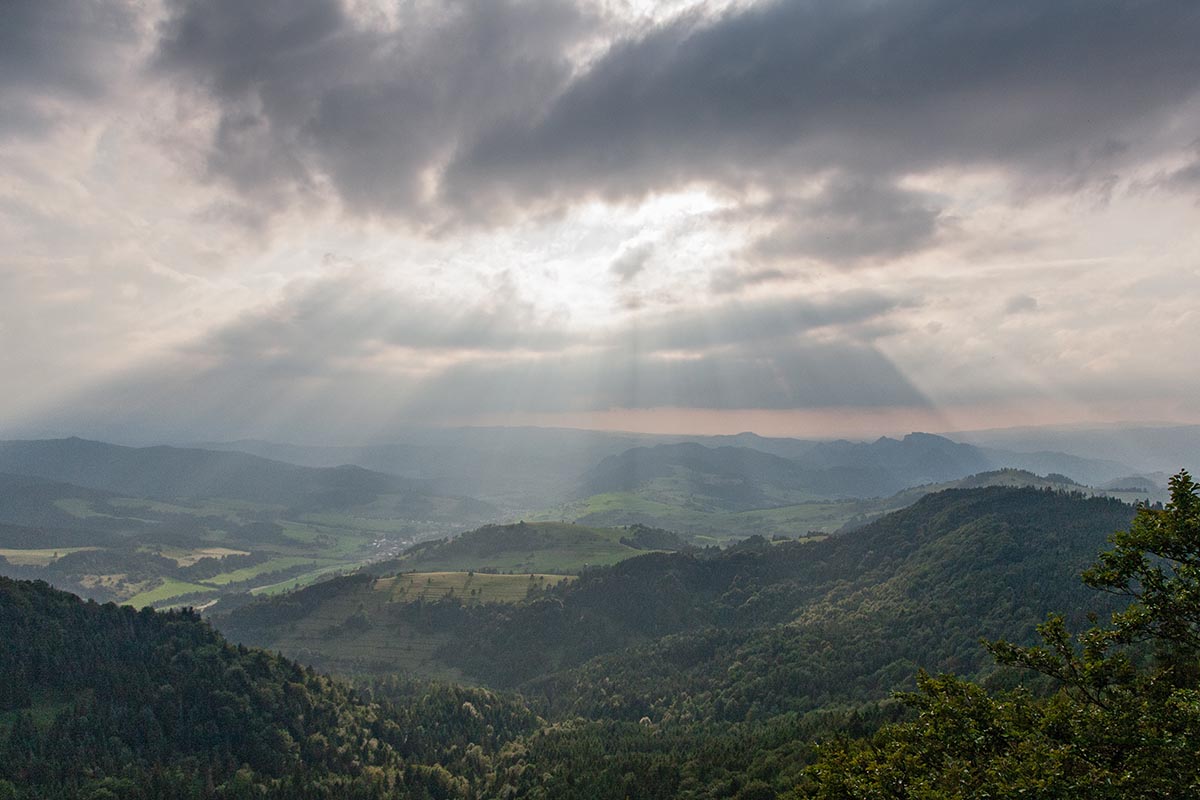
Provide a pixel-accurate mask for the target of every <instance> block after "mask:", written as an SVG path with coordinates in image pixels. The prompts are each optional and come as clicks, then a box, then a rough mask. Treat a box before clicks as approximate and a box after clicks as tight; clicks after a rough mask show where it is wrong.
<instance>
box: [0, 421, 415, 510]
mask: <svg viewBox="0 0 1200 800" xmlns="http://www.w3.org/2000/svg"><path fill="white" fill-rule="evenodd" d="M0 472H7V473H13V474H19V475H27V476H33V477H38V478H43V479H45V480H49V481H56V482H59V483H69V484H74V485H76V486H82V487H84V488H88V489H96V490H100V491H105V492H113V493H116V494H120V495H127V496H132V497H154V498H164V499H172V498H204V497H226V498H232V499H237V500H244V501H248V502H255V503H263V504H269V505H283V506H292V505H297V504H301V503H308V504H318V503H319V504H322V505H327V506H349V505H357V504H362V503H366V502H370V501H371V500H372V499H373V498H375V497H377V496H378V495H380V494H384V493H404V492H413V493H416V494H425V493H428V492H427V491H426V489H425V488H424V487H423V486H422V485H421V484H420V483H419V482H417V481H412V480H406V479H403V478H399V477H397V476H394V475H387V474H384V473H381V472H374V471H372V470H368V469H364V468H363V467H358V466H349V465H346V466H339V467H331V468H313V467H303V466H297V465H295V464H287V463H284V462H281V461H274V460H271V459H267V458H262V457H260V456H255V455H250V454H247V453H238V452H220V451H215V450H200V449H193V448H179V447H168V446H165V445H159V446H156V447H124V446H122V445H115V444H107V443H105V442H95V441H90V440H87V439H79V438H74V437H73V438H69V439H44V440H26V441H7V442H0Z"/></svg>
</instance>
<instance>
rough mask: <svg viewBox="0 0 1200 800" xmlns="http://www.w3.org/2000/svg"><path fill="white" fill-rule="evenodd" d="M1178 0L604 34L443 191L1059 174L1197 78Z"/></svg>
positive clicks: (1198, 22) (807, 14)
mask: <svg viewBox="0 0 1200 800" xmlns="http://www.w3.org/2000/svg"><path fill="white" fill-rule="evenodd" d="M1198 40H1200V6H1198V5H1197V4H1195V3H1192V2H1187V1H1186V0H1150V1H1149V2H1137V3H1127V2H1103V1H1102V2H1096V1H1095V0H1069V1H1064V2H1054V3H1046V2H1044V0H1015V1H1014V2H1005V3H962V2H960V1H959V0H912V2H890V3H878V2H860V1H856V0H849V1H848V2H839V3H820V2H804V1H801V0H798V1H797V2H776V3H770V4H764V5H760V6H757V7H754V8H751V9H749V10H740V11H736V12H731V13H727V14H725V15H723V16H721V17H720V18H718V19H705V18H701V17H688V18H684V19H682V20H679V21H676V22H674V23H672V24H669V25H666V26H663V27H661V28H659V29H656V30H654V31H651V32H649V33H648V34H647V35H645V36H643V37H641V38H638V39H635V40H630V41H625V42H621V43H618V44H617V45H615V46H614V47H613V48H612V49H611V50H610V51H609V53H608V54H607V55H606V56H605V57H604V58H603V59H601V60H600V61H599V62H598V63H596V64H595V65H594V66H593V67H592V68H591V69H590V70H589V71H588V72H587V73H586V74H585V75H583V76H581V77H580V78H579V79H577V80H575V81H574V82H573V83H572V84H571V85H570V87H569V88H568V89H567V90H566V91H565V92H564V93H563V94H562V95H561V96H560V97H559V98H557V99H556V100H555V102H554V103H552V104H550V105H549V106H548V107H547V108H546V110H545V113H544V114H542V115H541V116H539V117H534V118H532V119H529V120H522V121H514V122H512V123H510V124H509V125H507V126H502V127H498V128H495V129H493V130H491V131H489V132H488V133H487V134H486V135H484V136H483V137H481V138H480V139H479V141H478V142H477V143H476V144H475V145H474V147H473V148H472V149H471V150H470V151H469V152H466V153H464V154H463V155H462V157H461V158H460V159H459V160H458V161H457V162H456V163H455V164H454V165H453V167H452V171H451V173H450V177H451V184H450V189H451V191H452V193H453V196H455V197H465V196H467V195H469V196H470V197H472V198H473V200H474V202H475V203H476V204H479V203H485V204H486V203H492V202H499V201H500V200H499V199H501V198H503V199H509V198H513V197H521V198H526V199H547V198H548V199H552V200H560V201H566V200H569V199H571V198H574V197H577V196H579V195H585V194H586V195H601V196H608V197H636V196H639V195H641V194H644V193H646V192H650V191H654V190H657V189H661V188H663V187H666V186H671V185H679V184H682V183H685V182H688V181H694V180H697V179H703V180H709V181H714V182H718V183H724V184H727V185H730V186H733V187H737V186H739V185H741V184H743V183H744V182H752V183H760V184H767V185H778V184H783V185H786V184H787V183H788V181H789V180H791V179H792V177H793V176H794V174H795V173H796V171H797V170H799V171H803V170H810V171H811V170H818V169H825V168H828V167H831V166H832V167H840V168H843V169H849V170H851V171H853V172H856V173H858V174H871V173H877V174H882V175H889V174H898V173H903V172H905V171H909V170H920V169H925V168H930V167H937V166H941V165H947V164H950V165H955V164H964V163H966V164H993V165H1003V166H1009V167H1015V168H1017V169H1019V170H1023V171H1025V172H1027V173H1028V174H1029V175H1031V176H1036V177H1038V178H1046V177H1049V178H1053V179H1054V180H1076V179H1079V178H1080V176H1082V175H1087V174H1092V173H1097V172H1101V171H1103V170H1105V169H1108V168H1109V167H1110V166H1111V164H1112V162H1114V161H1115V160H1117V159H1119V158H1121V157H1122V156H1123V155H1125V154H1128V152H1129V149H1128V144H1129V140H1130V139H1132V138H1133V137H1136V136H1138V135H1139V134H1140V133H1141V132H1142V131H1143V130H1144V129H1145V126H1147V125H1148V126H1150V127H1153V126H1155V125H1157V124H1161V121H1162V120H1161V117H1162V115H1164V114H1166V113H1168V112H1170V111H1171V110H1173V109H1174V108H1175V107H1176V105H1177V104H1179V103H1181V102H1182V101H1185V100H1187V99H1188V98H1191V97H1193V96H1194V95H1195V93H1196V91H1197V89H1198V88H1200V48H1197V47H1196V46H1195V43H1196V41H1198Z"/></svg>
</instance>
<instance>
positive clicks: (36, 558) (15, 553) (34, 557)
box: [0, 547, 97, 567]
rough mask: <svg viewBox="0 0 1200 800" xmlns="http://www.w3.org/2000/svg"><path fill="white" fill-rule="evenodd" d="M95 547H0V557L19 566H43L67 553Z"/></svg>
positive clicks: (80, 551) (81, 551)
mask: <svg viewBox="0 0 1200 800" xmlns="http://www.w3.org/2000/svg"><path fill="white" fill-rule="evenodd" d="M96 549H97V548H95V547H52V548H47V549H45V550H18V549H9V550H5V549H0V558H4V559H5V560H7V561H8V563H10V564H16V565H17V566H21V567H44V566H46V565H47V564H50V563H53V562H54V561H57V560H58V559H60V558H62V557H63V556H65V555H66V554H67V553H83V552H86V551H88V550H96Z"/></svg>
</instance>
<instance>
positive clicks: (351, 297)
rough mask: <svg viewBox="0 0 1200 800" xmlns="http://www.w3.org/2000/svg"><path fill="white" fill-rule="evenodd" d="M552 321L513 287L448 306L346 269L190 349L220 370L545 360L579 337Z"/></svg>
mask: <svg viewBox="0 0 1200 800" xmlns="http://www.w3.org/2000/svg"><path fill="white" fill-rule="evenodd" d="M553 322H554V321H553V320H552V319H548V318H546V316H545V315H539V314H538V313H537V312H536V310H535V309H534V308H533V306H532V305H530V304H529V303H528V302H526V301H525V300H523V299H522V298H521V297H520V295H519V294H518V293H517V292H516V291H515V290H514V289H513V288H512V287H511V286H505V285H503V284H502V285H501V286H500V287H499V288H498V289H496V290H493V291H492V292H490V293H489V295H488V297H487V298H486V299H484V300H481V301H479V302H475V303H463V302H456V303H449V302H447V301H446V300H445V299H438V298H434V297H421V296H419V295H414V294H413V293H412V292H410V291H404V290H401V289H399V288H395V287H391V286H389V285H388V284H387V283H385V282H384V281H382V280H381V279H380V277H379V276H377V275H375V274H373V273H372V272H370V271H368V270H366V269H362V268H351V269H344V270H339V271H336V272H334V273H332V274H326V275H323V276H321V277H319V278H316V279H302V280H297V281H295V282H294V283H293V284H291V285H290V286H288V287H287V289H286V290H285V291H284V293H283V295H282V297H280V298H279V299H278V300H277V301H276V302H274V303H272V304H270V305H269V306H267V307H266V308H262V309H258V310H255V311H251V312H248V313H246V314H244V315H242V316H241V317H239V318H238V319H236V320H234V321H233V322H231V323H230V324H228V325H226V326H223V327H221V328H219V329H218V330H216V331H215V332H213V333H212V334H210V335H209V336H207V337H205V338H203V339H202V340H200V341H199V342H196V343H194V344H193V345H191V346H190V347H189V348H188V350H189V352H190V353H192V354H194V355H199V356H203V357H205V358H208V359H215V360H216V361H218V362H220V363H234V362H237V363H242V364H245V365H247V366H248V367H253V366H254V365H258V366H261V367H262V368H264V369H268V368H271V369H282V370H284V371H287V372H291V373H299V374H303V373H309V372H316V373H326V372H331V371H342V370H345V369H354V368H356V367H357V366H359V365H361V364H363V363H365V362H369V360H370V359H372V358H374V357H376V356H378V355H380V354H387V353H388V352H389V351H418V352H423V353H425V354H436V353H439V352H440V353H451V354H462V353H465V352H476V353H478V352H485V353H496V352H511V351H534V352H546V351H553V350H561V349H562V348H564V347H567V346H569V345H570V344H572V343H573V342H574V341H575V340H576V339H577V338H578V335H577V334H576V333H573V332H571V331H569V330H567V329H566V328H565V327H563V326H562V325H555V324H553Z"/></svg>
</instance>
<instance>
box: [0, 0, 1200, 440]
mask: <svg viewBox="0 0 1200 800" xmlns="http://www.w3.org/2000/svg"><path fill="white" fill-rule="evenodd" d="M1198 41H1200V4H1197V3H1195V2H1192V0H1173V1H1171V0H1124V1H1123V2H1114V1H1110V0H1054V1H1053V2H1047V0H1009V1H1008V2H1004V3H978V2H964V1H963V0H839V2H805V1H797V2H748V1H741V0H733V1H730V2H713V3H705V2H695V1H694V0H674V1H673V2H622V1H620V0H528V1H526V0H488V2H483V3H479V2H471V1H468V0H433V1H432V2H426V1H425V0H393V1H390V2H389V1H388V0H261V1H260V2H253V3H247V2H244V0H5V2H3V3H0V375H2V376H3V384H2V385H3V386H4V387H5V389H6V391H3V392H0V435H4V436H9V437H11V436H17V435H67V434H80V435H92V436H99V437H104V436H107V437H109V438H117V439H126V440H134V439H136V440H143V441H157V440H162V441H186V440H205V439H234V438H242V437H259V438H275V439H285V440H292V441H315V440H324V441H345V442H350V441H367V440H372V439H377V438H386V437H387V436H388V435H389V434H390V433H393V432H395V431H397V430H400V429H402V428H403V427H405V426H411V425H462V424H497V425H512V424H523V425H529V424H532V425H555V426H574V427H591V428H608V429H623V430H639V431H650V432H655V431H657V432H671V433H718V432H736V431H741V430H754V431H757V432H759V433H763V434H772V435H796V436H809V437H820V436H840V435H850V436H863V437H866V436H873V435H877V434H881V433H894V432H904V431H908V430H930V431H939V430H962V429H969V428H992V427H1003V426H1009V425H1039V424H1067V423H1098V422H1112V421H1119V420H1143V421H1145V420H1155V421H1171V422H1200V370H1197V369H1196V364H1197V357H1196V355H1195V350H1196V347H1197V345H1198V343H1200V224H1198V223H1200V47H1197V46H1196V42H1198Z"/></svg>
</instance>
